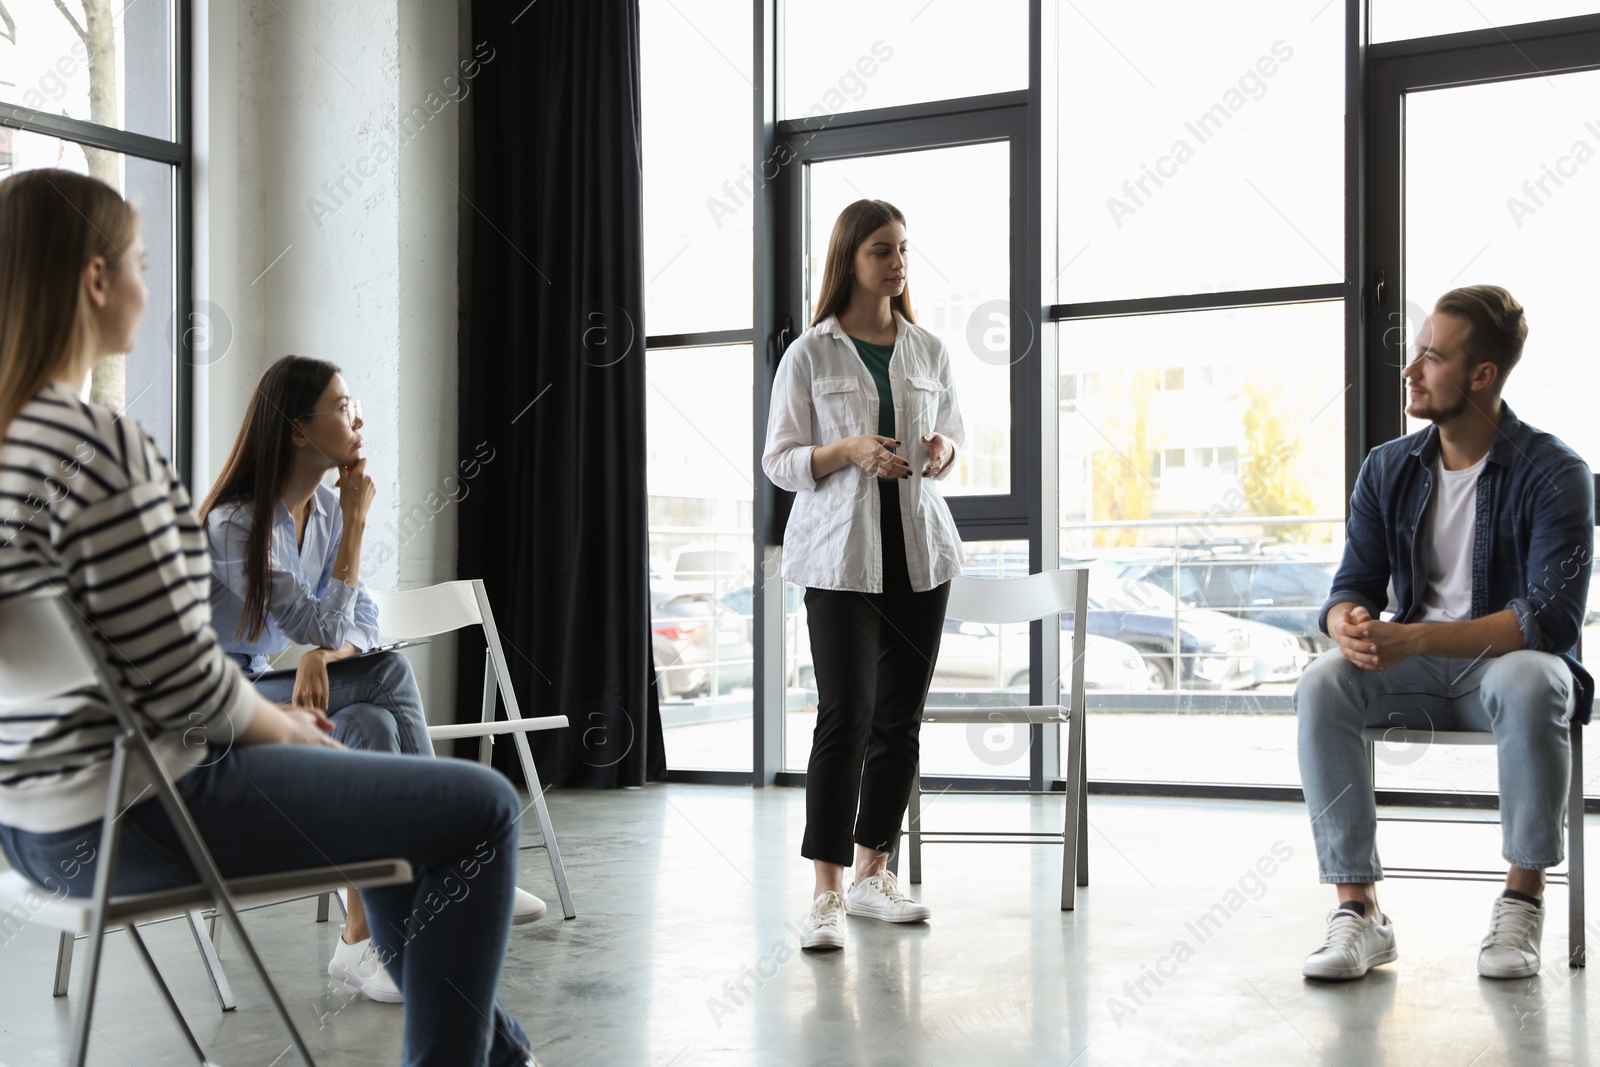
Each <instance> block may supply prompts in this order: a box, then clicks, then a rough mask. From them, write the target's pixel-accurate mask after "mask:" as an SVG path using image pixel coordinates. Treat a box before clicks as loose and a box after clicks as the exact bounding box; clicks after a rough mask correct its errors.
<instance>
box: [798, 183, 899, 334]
mask: <svg viewBox="0 0 1600 1067" xmlns="http://www.w3.org/2000/svg"><path fill="white" fill-rule="evenodd" d="M891 222H898V223H899V224H900V225H902V226H904V225H905V223H906V217H905V216H904V215H902V214H901V213H900V209H899V208H897V207H895V206H894V205H893V204H891V203H889V202H888V201H887V200H857V201H856V202H855V203H853V204H851V205H850V206H849V207H847V208H845V209H844V210H843V211H841V212H839V217H838V219H836V220H835V221H834V223H833V235H832V236H831V237H829V238H828V258H827V260H826V261H825V262H824V263H823V265H822V295H821V297H820V298H818V300H817V310H816V314H814V315H812V316H811V325H813V326H815V325H816V324H817V323H819V322H821V321H822V320H823V319H825V318H827V317H828V316H829V315H837V314H838V313H839V312H841V311H843V310H844V309H845V308H847V307H849V306H850V288H851V285H852V284H853V283H854V282H855V265H856V249H858V248H860V247H861V243H862V242H863V241H865V240H866V239H867V238H868V237H871V236H872V234H873V231H875V230H877V229H879V228H880V227H882V226H887V225H888V224H889V223H891ZM889 306H890V307H891V308H892V309H894V310H895V311H898V312H899V313H900V314H901V315H903V316H905V320H906V321H907V322H916V321H917V317H916V316H915V315H913V314H912V313H911V286H910V283H909V282H908V283H907V284H906V285H905V287H903V288H902V289H901V290H900V295H899V296H894V297H890V298H889Z"/></svg>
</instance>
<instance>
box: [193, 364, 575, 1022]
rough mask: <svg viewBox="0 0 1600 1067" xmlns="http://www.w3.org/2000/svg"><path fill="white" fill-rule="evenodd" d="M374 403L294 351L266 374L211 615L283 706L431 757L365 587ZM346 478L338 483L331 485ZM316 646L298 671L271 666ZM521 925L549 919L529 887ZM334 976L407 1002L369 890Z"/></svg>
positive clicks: (218, 556) (352, 912)
mask: <svg viewBox="0 0 1600 1067" xmlns="http://www.w3.org/2000/svg"><path fill="white" fill-rule="evenodd" d="M361 425H362V424H361V402H360V401H359V400H353V399H351V397H350V390H349V388H348V387H347V386H346V384H345V380H344V375H342V374H341V373H339V368H338V367H336V366H334V365H333V364H332V363H326V362H324V361H322V360H319V359H307V358H305V357H302V356H285V357H283V358H282V359H280V360H278V361H277V362H276V363H274V364H273V365H272V366H270V367H268V368H267V370H266V372H265V373H264V374H262V376H261V380H260V381H259V382H258V383H257V384H256V388H255V392H254V393H253V394H252V396H251V398H250V405H249V408H248V409H247V411H246V413H245V420H244V425H243V426H242V427H240V429H239V436H238V438H237V439H236V440H235V441H234V443H233V451H232V452H231V453H230V454H229V455H228V460H227V463H226V464H225V465H224V466H223V469H222V476H221V477H220V478H218V479H217V484H216V485H215V486H213V487H212V489H211V493H210V495H209V496H207V497H206V501H205V503H204V504H203V505H201V508H200V518H201V521H202V522H204V523H205V524H206V532H207V535H208V537H209V539H210V544H211V574H212V582H211V617H212V621H213V624H214V625H215V626H216V629H217V634H218V637H219V640H220V641H221V644H222V648H223V650H224V651H225V652H227V653H228V654H229V655H231V656H232V657H233V658H234V660H235V661H236V662H237V663H238V664H239V666H241V667H242V668H244V670H245V673H246V674H248V675H251V676H253V677H254V680H255V686H256V690H257V691H258V692H260V693H261V694H262V695H263V696H265V697H266V698H267V699H268V700H271V701H272V702H274V703H276V704H295V705H298V706H301V707H310V708H316V709H317V710H318V711H321V712H323V713H324V714H326V715H327V716H328V717H329V718H330V719H331V720H332V722H333V725H334V738H335V739H336V740H338V741H340V742H341V743H343V744H344V745H346V746H347V747H349V748H355V749H362V750H365V751H368V752H389V753H399V754H406V755H413V756H432V755H433V746H432V745H431V744H430V742H429V740H428V723H427V719H426V718H425V717H424V716H423V712H422V695H421V694H420V693H419V692H418V690H417V682H416V678H415V677H414V676H413V675H412V673H411V665H410V663H408V662H407V661H406V658H405V657H404V656H402V655H401V654H400V653H399V652H395V651H392V650H391V651H387V652H377V653H373V651H372V650H373V649H375V648H377V647H378V644H379V639H378V610H377V607H376V605H374V604H373V602H372V598H371V597H370V596H368V595H367V592H366V589H365V588H364V587H363V586H362V584H361V579H360V572H361V556H362V547H363V541H364V539H365V535H366V529H367V512H368V510H369V509H370V508H371V507H372V501H373V498H374V497H375V496H376V495H377V490H376V488H375V487H374V485H373V482H372V479H371V478H370V477H368V476H367V461H366V460H365V459H363V458H362V457H361V432H360V431H361ZM330 471H337V472H338V479H337V481H336V482H335V483H334V487H333V488H331V489H330V488H329V487H327V486H325V485H324V484H323V479H324V478H325V477H326V476H327V474H328V473H329V472H330ZM291 643H294V644H301V645H310V646H311V648H310V651H308V652H306V653H305V654H304V655H302V656H301V657H300V661H299V664H298V665H297V666H296V667H295V668H294V669H293V670H284V671H270V663H269V659H270V657H272V656H275V655H277V654H278V653H280V652H282V651H283V650H284V649H286V648H288V647H289V646H290V644H291ZM515 895H516V898H517V899H516V908H515V911H514V912H513V916H512V922H513V923H514V924H520V923H528V922H533V921H534V920H536V919H538V918H540V917H541V916H543V915H544V913H545V910H546V909H545V904H544V901H542V900H540V899H539V898H538V897H536V896H534V895H533V894H532V893H528V892H525V891H524V890H521V889H518V890H516V894H515ZM347 896H348V904H347V909H348V912H347V916H346V923H345V926H344V929H343V930H342V931H341V936H340V942H339V945H338V946H337V947H336V948H335V949H334V953H333V959H332V960H331V961H330V962H329V963H328V973H329V974H330V975H332V976H333V977H335V978H338V979H341V980H343V981H345V982H348V983H350V984H351V985H354V986H356V987H358V988H359V989H360V990H361V991H362V992H363V993H365V994H366V995H367V996H368V997H369V998H371V999H372V1000H376V1001H380V1002H382V1003H386V1004H398V1003H400V1002H401V1000H402V997H401V993H400V990H399V988H398V987H396V985H395V983H394V982H393V981H392V980H391V979H390V977H389V975H388V974H387V973H386V972H385V970H384V968H383V966H382V965H381V964H380V963H379V962H378V959H377V957H376V950H375V949H374V947H373V945H372V941H371V933H370V931H369V930H368V928H367V921H366V913H365V910H364V909H363V908H362V905H361V898H360V895H359V894H355V893H351V894H347Z"/></svg>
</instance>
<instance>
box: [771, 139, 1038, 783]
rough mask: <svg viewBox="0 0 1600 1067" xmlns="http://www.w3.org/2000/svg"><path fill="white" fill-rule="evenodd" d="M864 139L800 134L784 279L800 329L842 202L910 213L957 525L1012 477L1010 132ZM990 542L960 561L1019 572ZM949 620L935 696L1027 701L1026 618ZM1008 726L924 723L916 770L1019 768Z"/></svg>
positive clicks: (799, 658) (807, 719)
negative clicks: (942, 359)
mask: <svg viewBox="0 0 1600 1067" xmlns="http://www.w3.org/2000/svg"><path fill="white" fill-rule="evenodd" d="M974 128H975V131H976V128H977V125H976V124H975V126H974ZM870 140H871V138H870V137H868V138H866V141H867V142H868V143H862V141H861V140H859V139H858V140H857V142H856V144H855V145H852V146H851V147H852V148H857V150H855V151H849V150H847V149H843V148H841V149H839V150H836V151H833V152H829V151H818V149H819V148H825V147H828V146H824V145H822V144H820V143H819V144H816V145H808V146H807V147H808V149H809V150H808V151H806V152H805V154H804V156H802V158H801V159H800V160H799V161H798V166H797V167H796V168H795V175H794V184H793V187H792V188H791V190H790V195H789V196H788V197H786V198H785V199H786V203H787V204H788V205H789V212H790V213H791V218H790V219H788V220H786V226H785V227H784V229H785V230H786V231H787V232H788V233H790V234H792V235H793V238H794V242H795V247H794V248H793V251H792V258H791V260H790V263H791V270H792V271H793V273H792V274H790V275H789V282H790V284H789V287H788V288H789V292H790V294H792V295H791V299H793V300H794V301H795V309H794V312H792V313H791V314H792V317H793V321H794V332H795V333H796V334H799V333H801V332H803V331H804V330H805V329H806V327H807V326H808V325H809V324H810V322H811V320H812V317H813V314H814V309H815V307H816V302H817V300H818V299H819V297H820V293H821V289H822V273H823V265H824V263H825V262H826V258H827V251H828V242H829V239H830V236H831V234H832V231H833V225H834V221H835V220H836V219H837V218H838V216H839V213H840V212H841V211H842V210H843V209H844V208H845V207H846V206H847V205H848V204H850V203H852V202H854V201H856V200H861V199H875V200H885V201H888V202H889V203H891V204H893V205H894V206H895V207H897V208H899V209H900V211H901V212H902V213H903V214H904V215H905V217H906V236H907V240H908V245H909V248H908V256H907V260H908V265H907V290H908V293H909V295H910V299H911V307H912V311H913V312H914V314H915V315H916V319H917V323H918V324H919V325H920V326H922V327H923V328H925V329H927V330H929V331H931V332H932V333H934V334H936V335H937V336H938V337H939V338H940V339H941V340H942V341H943V342H944V344H945V347H946V349H947V350H948V352H949V357H950V365H951V374H952V377H953V379H954V385H955V389H956V394H957V396H958V398H959V402H960V406H961V411H962V416H963V421H964V423H965V431H966V440H965V442H964V444H963V446H962V449H961V453H960V459H959V465H958V466H957V468H956V470H955V471H954V472H953V474H952V475H951V477H950V478H949V479H948V480H947V481H946V482H944V483H941V485H940V487H939V488H940V491H941V492H943V493H944V494H945V496H946V497H947V498H949V499H950V500H951V501H952V502H953V503H954V505H955V506H954V507H953V510H955V511H956V513H957V517H958V524H959V523H960V521H961V514H960V507H961V502H962V499H963V498H967V500H968V501H969V502H970V503H974V504H975V503H977V502H978V501H977V500H974V499H973V498H989V501H990V502H993V501H994V500H996V499H998V500H1007V499H1009V498H1011V497H1012V495H1013V494H1015V493H1017V492H1018V490H1019V488H1020V486H1019V484H1018V481H1019V479H1018V478H1017V476H1016V473H1015V470H1014V466H1015V464H1014V456H1015V453H1016V447H1015V446H1016V444H1017V441H1016V437H1015V434H1014V419H1013V411H1012V396H1013V389H1012V380H1013V374H1014V365H1015V364H1016V363H1017V361H1018V359H1019V358H1025V357H1026V356H1028V355H1031V354H1034V349H1035V348H1036V345H1035V344H1034V337H1035V335H1036V329H1035V327H1034V326H1033V321H1034V320H1035V319H1036V315H1035V316H1032V317H1028V316H1019V315H1016V314H1014V313H1013V307H1014V305H1013V303H1012V299H1011V297H1012V287H1013V281H1014V277H1013V275H1014V272H1013V269H1012V263H1013V255H1014V250H1013V247H1012V225H1011V220H1012V210H1013V203H1012V189H1013V181H1012V179H1013V163H1014V160H1013V154H1014V149H1015V145H1014V143H1013V140H1012V139H1011V138H1003V139H1002V138H997V137H996V136H995V134H994V133H993V132H992V127H991V128H990V131H989V132H988V133H987V136H986V137H985V136H983V135H980V134H976V133H975V136H974V137H973V138H972V140H970V141H967V142H965V143H954V144H952V143H944V144H933V145H926V146H915V147H909V146H908V147H902V146H898V145H896V146H892V147H894V148H895V149H896V150H892V151H884V150H882V149H884V148H888V147H891V146H890V145H887V144H884V143H882V142H881V141H880V143H879V144H876V145H873V144H871V143H870ZM819 141H820V139H819ZM861 149H865V150H861ZM873 149H878V150H876V151H874V150H873ZM1035 366H1036V365H1035ZM969 521H970V520H969ZM999 544H1000V542H997V541H995V540H994V539H993V538H987V537H986V538H983V539H982V540H981V541H980V540H977V539H974V540H972V541H970V542H969V543H968V544H967V556H968V569H969V570H971V571H972V573H985V574H990V575H996V574H998V573H999V571H1000V570H1002V569H1006V568H1009V569H1010V570H1014V571H1015V572H1017V573H1026V571H1027V570H1028V564H1029V559H1028V544H1027V542H1026V540H1023V541H1016V540H1009V541H1006V542H1005V543H1004V547H1005V549H1006V551H1005V552H1004V553H999V554H997V552H996V548H997V546H998V545H999ZM1002 556H1003V557H1004V558H1003V560H1002ZM1002 562H1004V563H1005V568H1002V566H1001V563H1002ZM783 599H784V625H783V630H782V635H783V636H782V641H783V654H784V657H785V665H784V671H783V677H784V679H785V690H786V691H785V702H784V708H785V714H784V750H785V751H784V766H785V768H786V769H789V770H795V771H798V770H804V769H805V766H806V762H807V759H808V757H809V754H810V747H811V734H812V730H813V727H814V725H815V721H816V699H817V695H816V689H815V681H814V676H813V671H812V664H811V661H810V653H809V650H810V642H809V639H808V633H807V622H806V616H805V605H804V590H803V589H800V588H798V587H796V586H793V585H789V584H787V583H785V584H784V598H783ZM946 631H947V632H946V634H945V637H944V639H943V641H942V647H941V653H940V656H939V660H938V663H937V664H936V667H935V674H934V680H933V694H934V696H933V699H934V700H936V701H937V702H938V703H943V704H949V703H971V704H977V705H983V704H987V703H1006V704H1024V703H1027V702H1028V695H1029V688H1030V683H1031V680H1032V679H1031V671H1030V667H1031V657H1030V632H1029V627H1028V626H1027V625H1026V624H1023V625H1020V626H1016V627H1011V628H1003V627H1002V628H994V627H982V626H978V625H976V624H968V625H966V626H962V625H961V624H958V623H950V624H948V625H947V628H946ZM1006 729H1009V728H1006ZM1001 732H1004V730H1002V731H1001ZM1014 732H1015V733H1016V736H1009V735H1008V736H1005V737H999V736H995V735H994V731H988V732H984V731H975V732H974V731H961V730H938V731H929V732H928V734H927V735H926V736H925V738H924V742H923V769H924V772H925V773H928V774H934V775H963V776H971V777H985V778H992V777H1015V778H1019V779H1026V778H1027V776H1028V773H1029V748H1030V735H1029V732H1028V730H1027V728H1026V727H1024V728H1022V729H1021V730H1020V731H1014ZM968 733H972V734H973V736H972V737H969V736H966V735H967V734H968Z"/></svg>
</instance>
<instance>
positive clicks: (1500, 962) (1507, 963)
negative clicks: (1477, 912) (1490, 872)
mask: <svg viewBox="0 0 1600 1067" xmlns="http://www.w3.org/2000/svg"><path fill="white" fill-rule="evenodd" d="M1543 936H1544V909H1543V908H1538V907H1534V906H1533V905H1532V904H1529V903H1527V902H1526V901H1522V900H1512V899H1511V898H1510V897H1496V898H1495V900H1494V910H1493V911H1492V912H1491V913H1490V915H1489V933H1488V935H1487V936H1486V937H1484V939H1483V946H1482V947H1481V948H1480V949H1479V950H1478V973H1479V974H1481V975H1483V976H1484V977H1485V978H1532V977H1533V976H1534V975H1536V974H1538V973H1539V939H1540V938H1541V937H1543Z"/></svg>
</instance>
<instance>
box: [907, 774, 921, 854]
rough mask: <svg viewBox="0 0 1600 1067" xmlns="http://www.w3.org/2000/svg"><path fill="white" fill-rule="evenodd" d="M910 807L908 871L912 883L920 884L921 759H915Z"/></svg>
mask: <svg viewBox="0 0 1600 1067" xmlns="http://www.w3.org/2000/svg"><path fill="white" fill-rule="evenodd" d="M908 803H909V805H910V808H909V812H910V816H911V821H910V826H911V832H910V833H909V834H907V835H906V842H907V843H908V844H909V845H910V846H911V864H910V867H911V869H910V871H909V872H908V873H909V875H910V877H911V884H912V885H921V884H922V761H921V760H918V761H917V769H916V773H915V774H914V775H913V776H912V778H911V797H910V800H909V801H908Z"/></svg>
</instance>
